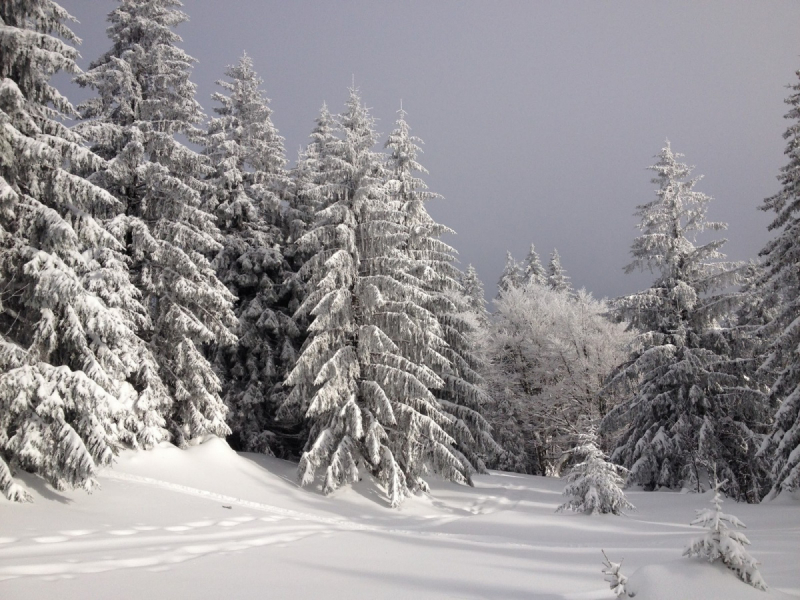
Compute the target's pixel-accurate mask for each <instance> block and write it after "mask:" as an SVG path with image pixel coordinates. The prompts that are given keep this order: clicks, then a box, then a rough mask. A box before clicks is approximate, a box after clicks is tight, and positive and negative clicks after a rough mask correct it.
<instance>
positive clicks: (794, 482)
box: [758, 71, 800, 496]
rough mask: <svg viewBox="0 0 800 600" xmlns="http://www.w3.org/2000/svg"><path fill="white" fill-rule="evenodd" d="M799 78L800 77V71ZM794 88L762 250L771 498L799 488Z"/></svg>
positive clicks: (798, 176)
mask: <svg viewBox="0 0 800 600" xmlns="http://www.w3.org/2000/svg"><path fill="white" fill-rule="evenodd" d="M796 74H797V77H798V79H800V71H797V73H796ZM790 89H791V93H790V95H789V97H788V98H786V103H787V104H788V105H789V107H790V109H789V112H788V113H786V118H787V119H789V120H790V122H791V124H790V125H789V127H788V129H787V130H786V132H785V133H784V134H783V137H784V139H786V140H787V144H786V151H785V154H786V155H787V157H788V161H787V164H786V165H785V166H783V167H782V168H781V173H780V175H779V176H778V179H779V181H780V182H781V185H782V187H781V190H780V191H779V192H778V193H777V194H775V195H774V196H771V197H770V198H767V199H766V200H765V201H764V204H763V206H762V208H763V209H764V210H768V211H773V212H774V213H775V214H776V217H775V220H774V221H772V223H771V224H770V225H769V229H770V230H771V231H775V232H777V233H776V236H775V238H774V239H773V240H772V241H770V242H769V243H768V244H767V246H766V247H765V248H764V249H763V250H762V251H761V254H762V256H763V257H764V269H765V274H764V277H763V280H762V283H761V285H760V286H759V287H758V292H759V295H760V296H762V297H763V296H769V297H771V298H774V299H776V300H777V301H778V304H777V306H776V309H775V312H776V315H775V316H774V318H772V319H770V322H769V323H768V325H767V326H766V329H767V330H768V332H769V333H770V334H771V336H772V340H773V341H772V343H771V345H770V347H769V349H768V354H767V358H766V360H765V361H764V364H763V366H762V374H764V373H771V372H774V373H777V375H778V376H777V380H776V381H775V382H774V384H773V385H772V387H771V389H770V396H771V398H772V400H773V402H774V403H775V404H776V405H777V406H778V409H777V412H776V414H775V418H774V422H773V424H772V430H771V431H770V433H769V436H768V437H767V438H766V439H765V441H764V444H763V447H762V448H761V449H760V455H761V456H763V457H764V458H766V459H767V460H768V461H769V462H770V464H771V466H772V483H773V487H772V491H771V492H770V495H771V496H775V495H777V494H779V493H780V492H781V491H783V490H795V489H798V488H800V357H798V354H797V348H798V344H800V331H798V327H797V323H798V318H799V317H800V271H798V265H800V253H799V252H798V250H800V237H799V236H800V81H798V82H795V84H794V85H792V86H791V87H790Z"/></svg>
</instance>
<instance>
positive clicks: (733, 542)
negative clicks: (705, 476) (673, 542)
mask: <svg viewBox="0 0 800 600" xmlns="http://www.w3.org/2000/svg"><path fill="white" fill-rule="evenodd" d="M714 479H715V484H714V499H713V500H711V504H712V505H713V506H714V508H704V509H701V510H698V511H697V516H696V517H695V519H694V520H693V521H692V522H691V524H692V525H702V526H704V527H706V533H705V535H704V536H702V537H698V538H695V539H693V540H692V542H691V544H689V546H688V547H687V548H686V549H685V550H684V551H683V555H684V556H695V555H697V556H701V557H703V558H707V559H708V561H709V562H712V563H713V562H715V561H717V560H721V561H722V563H723V564H724V565H725V566H726V567H728V568H729V569H731V570H732V571H734V572H735V573H736V574H737V575H738V576H739V578H740V579H741V580H742V581H744V582H746V583H749V584H750V585H752V586H753V587H754V588H757V589H759V590H766V589H767V584H766V583H765V582H764V579H763V578H762V577H761V573H759V571H758V564H759V563H758V561H756V559H754V558H753V557H752V556H750V554H749V553H748V552H747V550H745V546H746V545H749V544H750V540H748V539H747V537H745V535H744V534H743V533H741V532H739V531H735V530H734V529H731V528H732V527H744V526H745V525H744V523H742V522H741V521H740V520H739V519H737V518H736V517H735V516H733V515H729V514H726V513H724V512H722V502H723V500H722V492H721V488H722V486H723V485H725V484H726V483H727V481H722V482H716V477H715V478H714Z"/></svg>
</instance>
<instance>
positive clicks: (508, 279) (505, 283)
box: [497, 252, 523, 294]
mask: <svg viewBox="0 0 800 600" xmlns="http://www.w3.org/2000/svg"><path fill="white" fill-rule="evenodd" d="M522 279H523V274H522V269H521V268H520V266H519V263H518V262H517V261H516V260H514V257H513V256H512V255H511V252H506V266H505V267H503V272H502V273H500V279H499V280H498V281H497V290H498V294H502V293H503V292H505V291H508V290H510V289H511V288H513V287H519V286H520V285H522Z"/></svg>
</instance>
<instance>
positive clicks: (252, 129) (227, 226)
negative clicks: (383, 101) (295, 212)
mask: <svg viewBox="0 0 800 600" xmlns="http://www.w3.org/2000/svg"><path fill="white" fill-rule="evenodd" d="M225 75H226V76H227V77H228V80H223V81H219V82H218V85H220V86H221V87H222V88H223V90H224V91H223V92H218V93H216V94H214V96H213V99H214V100H215V101H216V102H217V103H218V104H219V106H217V107H215V108H214V112H216V113H217V115H218V116H217V117H216V118H214V119H212V120H211V121H210V123H209V125H208V131H207V134H206V138H205V154H206V156H208V158H209V160H210V163H211V167H212V168H213V169H214V171H213V173H212V174H211V176H210V177H209V179H208V180H207V182H208V184H209V189H208V190H207V192H206V194H205V198H204V200H205V208H206V209H207V210H208V211H209V212H212V213H213V214H215V215H216V217H217V224H218V226H219V228H220V230H221V232H222V235H223V240H222V244H223V248H222V250H221V251H220V252H219V254H217V256H216V257H215V259H214V267H215V268H216V270H217V275H218V277H219V279H220V280H221V281H222V282H223V283H224V284H225V285H226V286H227V287H228V289H229V290H230V291H231V293H232V294H233V295H234V296H236V297H237V301H236V304H235V307H234V310H235V313H236V316H237V318H238V322H239V325H238V331H237V333H238V337H239V342H238V344H237V345H235V346H231V347H226V346H223V347H220V348H219V349H218V351H217V368H218V370H219V373H220V376H221V379H222V387H223V389H224V400H225V403H226V405H227V406H228V408H229V413H228V419H227V422H228V425H229V426H230V428H231V430H232V432H233V436H232V444H233V446H234V447H235V448H237V449H241V450H246V451H249V452H272V451H274V450H275V449H277V446H278V444H279V440H278V439H277V437H276V435H275V432H274V431H273V429H274V416H275V413H276V411H277V408H278V407H279V406H280V405H281V403H282V401H283V385H282V382H283V379H284V377H285V374H286V373H287V370H288V368H290V367H291V366H292V364H293V363H294V360H295V358H296V354H295V340H296V339H297V338H298V336H299V331H298V328H297V326H296V325H295V323H294V321H293V320H292V318H291V316H290V315H289V314H287V312H288V308H287V307H284V309H285V310H281V309H279V306H280V305H281V301H282V300H284V298H283V290H282V287H283V281H284V279H286V278H287V277H288V274H287V271H288V265H287V263H286V261H285V260H284V256H283V248H284V237H285V236H284V231H283V228H282V207H281V202H282V199H283V198H284V197H286V195H287V194H288V190H289V179H288V175H287V173H286V170H285V166H286V159H285V156H284V155H285V153H284V148H283V138H282V137H281V136H280V135H279V134H278V131H277V129H276V128H275V126H274V125H273V123H272V120H271V118H270V115H271V114H272V110H271V109H270V108H269V100H268V99H267V98H266V97H265V96H264V93H263V92H262V91H261V89H260V87H259V86H260V85H261V83H262V80H261V79H260V78H259V77H258V75H257V74H256V72H255V70H254V69H253V61H252V60H251V59H250V57H249V56H247V55H246V54H245V55H243V56H242V57H241V58H240V59H239V62H238V63H237V64H236V65H234V66H231V67H228V69H227V70H226V72H225ZM281 453H282V452H281Z"/></svg>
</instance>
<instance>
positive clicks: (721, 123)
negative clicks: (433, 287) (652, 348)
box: [60, 0, 800, 299]
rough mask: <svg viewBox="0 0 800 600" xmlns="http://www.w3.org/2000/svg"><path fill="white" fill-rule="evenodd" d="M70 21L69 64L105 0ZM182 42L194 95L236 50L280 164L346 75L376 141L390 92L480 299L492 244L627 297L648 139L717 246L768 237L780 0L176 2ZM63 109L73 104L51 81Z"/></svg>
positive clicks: (792, 33) (783, 68) (795, 47)
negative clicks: (190, 60) (723, 229)
mask: <svg viewBox="0 0 800 600" xmlns="http://www.w3.org/2000/svg"><path fill="white" fill-rule="evenodd" d="M60 3H61V4H62V5H63V6H64V7H65V8H66V9H67V10H69V11H70V12H71V13H72V14H73V15H74V16H75V17H77V18H78V19H79V21H80V23H79V24H74V27H73V29H74V30H75V32H76V33H77V34H78V35H79V36H80V37H81V38H83V40H84V43H83V46H82V47H81V48H80V51H81V54H82V56H83V59H82V61H81V63H80V64H81V66H82V67H84V68H85V67H86V66H87V65H88V63H89V61H90V60H93V59H94V58H96V57H97V56H99V55H100V54H101V53H103V52H105V51H106V50H107V49H108V48H109V41H108V39H107V38H106V37H105V27H106V23H105V17H106V14H107V13H108V12H109V11H110V10H112V9H113V7H114V6H116V3H115V2H113V1H110V0H63V1H61V2H60ZM184 11H185V12H187V14H188V15H189V17H190V21H189V22H188V23H184V24H183V25H181V26H179V27H178V28H177V31H178V33H179V34H180V35H181V36H182V37H183V39H184V43H183V44H182V47H183V48H184V49H185V50H186V51H187V52H189V53H190V54H191V55H192V56H194V57H195V58H197V59H198V61H199V63H198V65H197V66H196V68H195V71H194V77H193V79H194V81H195V83H197V84H198V86H199V89H198V100H199V101H200V103H201V104H202V105H203V107H204V109H205V110H206V112H207V113H209V114H210V113H211V109H212V107H213V104H212V102H211V100H210V95H211V93H212V92H214V91H216V87H217V86H215V85H214V81H216V80H217V79H220V78H221V77H222V74H223V71H224V69H225V66H226V65H229V64H232V63H234V62H236V61H237V59H238V57H239V56H240V55H241V54H242V51H247V53H248V54H249V55H251V56H252V57H253V60H254V63H255V68H256V70H257V71H258V72H259V74H260V75H261V77H262V78H263V79H264V89H265V90H266V92H267V95H268V96H269V97H270V98H271V99H272V104H271V106H272V108H273V110H274V114H273V121H274V123H275V124H276V126H277V127H278V128H279V130H280V132H281V134H282V135H283V136H285V137H286V146H287V151H288V153H289V158H290V160H294V158H295V157H296V154H297V149H298V148H299V147H300V145H301V144H302V145H305V144H306V141H307V136H308V134H309V132H310V131H311V128H312V126H313V119H314V118H315V117H316V116H317V114H318V111H319V108H320V106H321V104H322V101H323V100H324V101H327V103H328V105H329V107H330V109H331V110H332V111H333V112H338V111H339V110H341V109H342V107H343V104H344V101H345V100H346V98H347V88H348V86H349V85H350V83H351V79H352V78H353V77H355V82H356V85H357V87H359V88H360V90H361V93H362V97H363V99H364V101H365V102H366V104H367V105H368V106H370V107H371V108H372V111H373V114H374V115H375V116H376V117H377V118H378V119H379V121H378V129H379V131H380V132H381V133H382V134H383V135H384V137H385V135H386V134H388V133H389V132H390V131H391V129H392V127H393V124H394V120H395V118H396V114H395V111H396V110H397V109H398V108H399V104H400V100H401V99H402V102H403V107H404V108H405V109H406V111H407V112H408V121H409V123H410V125H411V127H412V128H413V131H414V133H415V134H416V135H418V136H420V137H422V139H424V140H425V142H426V145H425V154H424V155H423V157H422V162H423V164H424V165H425V166H426V167H427V168H428V170H429V171H430V176H428V177H427V178H426V181H427V183H428V184H429V186H430V188H431V189H432V190H433V191H435V192H438V193H440V194H443V195H444V196H445V199H444V200H441V201H436V202H432V203H431V204H430V212H431V214H432V215H433V216H434V218H436V219H437V220H438V221H440V222H442V223H444V224H446V225H448V226H450V227H452V228H453V229H455V230H456V231H457V232H458V236H457V237H456V238H455V239H454V240H452V243H453V244H454V245H455V246H456V248H457V249H458V250H459V253H460V260H461V262H462V266H463V267H466V265H467V264H468V263H473V264H474V265H475V267H476V268H477V270H478V273H479V274H480V276H481V278H482V279H483V280H484V283H485V284H486V291H487V298H488V299H491V298H492V297H493V296H494V294H495V293H496V281H497V278H498V277H499V275H500V272H501V270H502V268H503V264H504V262H505V252H506V250H507V249H508V250H511V252H512V253H513V254H514V255H515V257H516V258H517V259H518V260H521V259H523V258H524V257H525V256H526V254H527V251H528V247H529V245H530V243H531V242H534V243H535V244H536V247H537V250H538V251H539V253H540V255H541V256H542V258H543V260H544V261H545V262H546V258H547V255H548V254H549V253H550V251H551V250H552V248H553V247H554V246H555V247H557V248H558V251H559V253H560V254H561V258H562V264H563V265H564V267H565V268H566V270H567V272H568V274H569V275H570V276H571V277H572V281H573V283H574V284H575V285H576V286H578V287H581V286H584V287H586V288H587V289H589V290H590V291H592V292H593V293H594V294H595V295H596V296H598V297H602V296H616V295H620V294H622V293H626V292H631V291H635V290H636V289H640V288H644V287H647V286H648V285H649V283H650V281H651V277H650V276H649V275H647V274H645V275H624V274H623V272H622V267H623V266H624V265H626V264H627V263H628V262H629V255H628V251H629V247H630V243H631V241H632V240H633V238H634V237H635V236H636V235H637V230H636V229H635V225H636V219H635V218H634V217H633V216H632V213H633V212H634V210H635V207H636V205H637V204H640V203H642V202H646V201H649V200H650V199H651V198H652V197H653V186H652V184H651V183H650V172H649V171H647V170H646V167H647V166H648V165H650V164H652V162H653V158H652V157H653V155H655V154H656V153H657V152H658V151H659V150H660V149H661V147H662V145H663V142H664V140H665V139H666V138H669V139H670V141H671V142H672V147H673V149H674V150H676V151H678V152H682V153H684V154H686V161H687V162H688V163H689V164H693V165H696V167H697V168H696V170H695V174H696V175H697V174H702V175H704V176H705V177H704V179H703V181H701V182H700V183H699V184H698V186H697V189H698V190H700V191H703V192H705V193H707V194H709V195H711V196H713V197H714V199H715V200H714V202H712V204H711V207H710V210H709V218H710V219H711V220H720V221H727V222H729V223H730V228H729V230H728V232H727V233H726V234H725V235H726V237H727V238H728V239H729V240H730V242H729V243H728V244H727V246H726V250H727V252H728V255H729V256H730V257H731V258H734V259H746V258H750V257H753V256H755V255H756V254H757V252H758V251H759V250H760V249H761V247H762V246H763V245H764V243H765V242H766V241H767V239H769V237H770V234H769V233H768V232H767V230H766V225H767V223H768V222H769V215H767V214H764V213H762V212H761V211H759V210H757V206H758V205H759V204H760V203H761V200H762V199H763V198H764V197H766V196H768V195H771V194H772V193H774V192H775V191H777V189H778V182H777V180H776V178H775V177H776V175H777V174H778V170H779V168H780V167H781V166H783V165H784V164H785V157H784V156H783V150H784V141H783V139H782V137H781V135H782V133H783V131H784V130H785V129H786V126H787V124H788V122H787V121H786V120H785V119H783V115H784V113H785V112H786V106H785V105H784V104H783V99H784V98H785V97H786V95H787V89H786V87H785V86H786V85H787V84H789V83H793V82H794V81H795V80H796V76H795V75H794V71H795V70H796V69H800V36H798V35H797V28H798V24H800V2H795V1H789V0H787V1H766V0H765V1H758V2H756V1H751V2H733V1H730V0H721V1H716V2H712V1H695V0H687V1H685V2H673V1H660V2H649V1H648V2H645V1H642V0H631V1H625V2H622V1H620V2H606V1H599V0H591V1H588V0H587V1H580V2H578V1H575V2H563V1H558V2H557V1H553V2H534V1H532V0H531V1H519V2H510V1H495V2H477V1H474V2H464V1H441V0H403V1H393V2H389V1H377V0H337V1H328V2H322V1H314V2H312V1H306V0H292V1H287V0H275V1H266V0H227V1H226V2H221V1H219V0H216V1H214V0H187V1H186V2H185V5H184ZM67 92H68V94H69V96H70V98H71V99H73V101H77V100H79V99H80V98H81V96H82V94H81V93H76V92H75V91H69V90H67Z"/></svg>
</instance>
